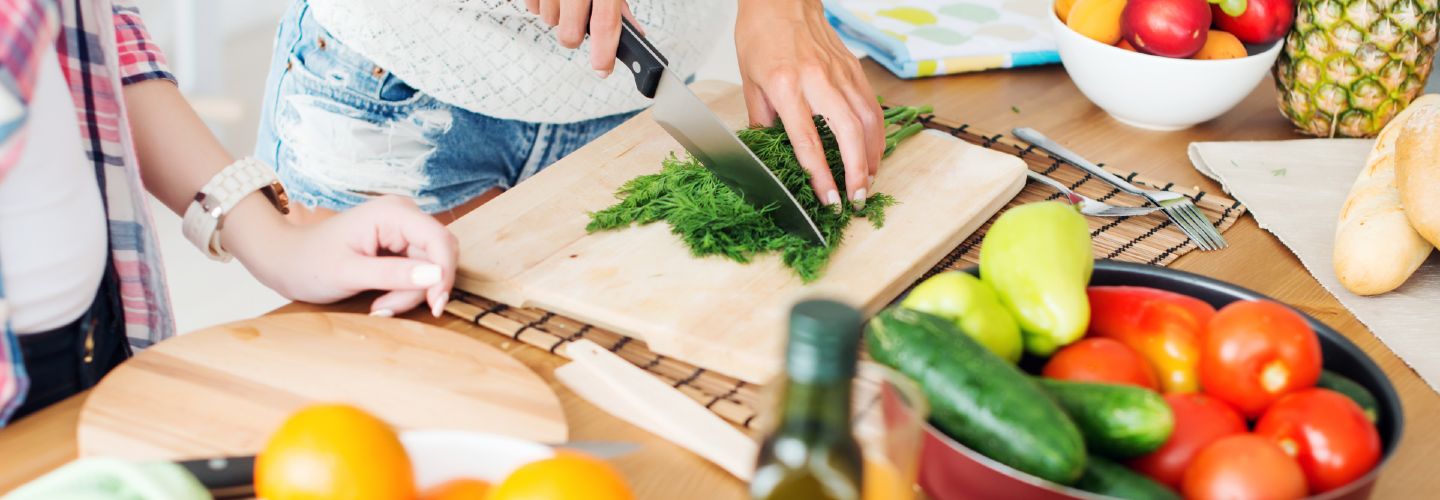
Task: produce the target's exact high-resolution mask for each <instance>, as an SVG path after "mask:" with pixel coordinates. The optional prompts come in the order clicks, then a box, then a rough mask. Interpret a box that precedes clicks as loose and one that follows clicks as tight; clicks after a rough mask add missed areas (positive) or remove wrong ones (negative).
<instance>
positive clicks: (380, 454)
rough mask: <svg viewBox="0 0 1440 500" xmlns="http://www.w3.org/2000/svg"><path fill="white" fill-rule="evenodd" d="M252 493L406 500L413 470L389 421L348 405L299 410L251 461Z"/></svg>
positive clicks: (271, 497) (293, 498) (275, 498)
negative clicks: (252, 464) (253, 486)
mask: <svg viewBox="0 0 1440 500" xmlns="http://www.w3.org/2000/svg"><path fill="white" fill-rule="evenodd" d="M255 493H256V494H257V495H258V496H259V497H260V498H264V499H266V500H321V499H324V500H340V499H344V500H369V499H377V500H382V499H383V500H407V499H411V498H415V478H414V472H413V471H412V470H411V469H410V457H409V456H408V455H406V454H405V447H404V446H402V445H401V444H400V438H399V437H397V436H396V435H395V431H393V430H391V429H390V426H389V425H386V424H385V422H382V421H381V420H380V419H378V418H375V416H374V415H371V414H369V413H366V412H365V411H364V410H361V409H359V408H356V407H354V406H350V405H341V404H319V405H313V406H309V407H306V408H303V409H301V410H300V411H298V412H296V413H295V414H293V415H291V416H290V418H288V419H286V420H285V423H283V424H281V425H280V428H279V429H278V430H276V431H275V434H273V435H271V436H270V441H269V442H268V443H266V444H265V448H264V449H263V450H262V451H261V452H260V454H259V455H258V456H257V457H256V460H255Z"/></svg>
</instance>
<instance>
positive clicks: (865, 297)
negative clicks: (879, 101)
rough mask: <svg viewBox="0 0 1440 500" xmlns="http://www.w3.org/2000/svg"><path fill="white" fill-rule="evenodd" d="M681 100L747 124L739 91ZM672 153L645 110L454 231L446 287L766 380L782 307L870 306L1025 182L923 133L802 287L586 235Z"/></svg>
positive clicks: (790, 279) (652, 238) (893, 159)
mask: <svg viewBox="0 0 1440 500" xmlns="http://www.w3.org/2000/svg"><path fill="white" fill-rule="evenodd" d="M694 89H695V91H696V93H697V94H699V95H700V97H701V99H704V100H705V101H706V102H707V104H708V105H709V106H710V107H711V109H713V110H715V112H716V113H717V114H718V115H719V116H720V118H721V120H724V121H725V122H726V124H728V125H730V126H731V127H733V128H736V129H739V128H741V127H743V126H744V123H745V119H746V115H745V106H744V99H743V97H742V95H741V93H740V88H739V87H737V86H734V85H729V84H723V83H716V82H702V83H699V84H696V85H695V86H694ZM672 152H682V153H683V149H682V148H681V146H680V145H679V143H677V142H675V140H674V139H671V138H670V136H669V135H667V134H666V133H665V132H664V131H663V130H662V129H661V128H660V126H659V125H657V124H656V123H655V122H654V121H653V120H652V119H651V118H650V114H649V113H648V112H646V113H641V114H640V115H638V116H636V117H635V118H633V119H631V120H629V121H627V122H625V123H624V124H622V125H620V126H619V127H617V128H616V129H614V130H612V131H610V132H609V133H607V134H605V135H603V136H601V137H600V138H598V139H596V140H595V141H594V142H591V143H590V144H588V145H586V146H585V147H583V148H581V149H579V150H578V151H576V152H574V153H572V154H570V155H569V156H567V157H565V158H564V159H561V160H560V161H558V162H556V163H555V164H554V165H551V166H550V167H549V168H546V169H545V170H543V171H541V172H540V173H539V174H537V175H535V176H534V177H533V178H531V179H529V180H527V181H525V182H523V183H521V184H520V185H519V186H517V187H515V188H514V189H511V190H510V191H508V192H506V193H505V194H503V195H501V196H499V197H497V198H496V199H494V200H493V201H491V202H489V203H487V204H485V205H483V206H481V207H480V208H479V209H476V210H475V211H473V212H471V213H470V214H469V215H466V216H465V217H463V218H461V219H460V220H458V221H456V222H455V223H454V224H452V225H451V226H450V227H451V230H452V231H453V232H454V233H455V234H456V236H458V237H459V239H460V248H461V252H460V273H459V280H458V286H459V287H460V288H461V289H463V290H465V291H468V292H471V293H475V294H479V295H481V296H484V297H487V298H490V299H492V300H496V301H499V302H502V303H505V304H508V305H511V306H516V307H527V306H528V307H540V308H544V309H547V310H550V311H554V312H556V313H560V314H563V315H566V316H570V317H573V318H576V319H579V320H582V321H586V322H590V323H593V324H595V325H596V326H600V327H603V328H607V329H611V330H614V331H616V332H619V333H622V334H625V335H630V336H633V337H636V338H639V339H641V340H644V341H645V342H646V343H647V344H648V345H649V347H650V349H651V350H653V351H655V352H657V353H660V354H664V355H668V356H672V357H675V358H678V359H681V360H684V361H687V362H690V363H693V364H695V365H697V366H701V367H705V368H708V369H711V370H717V371H720V372H722V373H726V374H729V375H733V376H736V377H739V378H741V379H744V380H747V381H750V382H763V381H764V380H766V379H768V378H770V377H771V376H772V375H774V374H775V373H777V370H778V369H779V367H780V366H781V363H780V354H781V352H782V350H783V349H782V347H783V341H784V338H785V332H786V326H785V321H786V318H787V315H788V311H789V309H790V306H791V305H792V304H793V303H794V302H795V301H797V300H799V299H802V298H806V297H828V298H833V299H838V300H841V301H844V302H847V303H849V304H853V305H855V306H856V307H861V308H863V309H864V310H865V311H866V312H867V313H868V312H875V311H877V310H879V309H880V308H881V307H883V306H884V305H885V304H886V303H888V302H889V301H890V300H892V299H894V298H895V296H896V295H897V294H899V293H900V292H901V291H902V290H904V289H905V287H906V286H908V285H909V284H911V283H913V282H914V280H916V279H918V278H919V277H920V276H921V275H922V274H923V273H924V272H925V271H926V270H928V269H930V267H931V266H933V265H934V264H935V263H936V262H938V261H939V260H940V259H941V258H943V257H944V256H945V255H946V254H947V253H948V252H950V251H951V250H953V249H954V248H955V247H956V246H957V245H959V244H960V242H961V241H963V240H964V239H965V237H966V236H969V235H970V233H972V232H974V231H975V230H976V229H977V228H978V227H980V225H981V224H983V223H984V222H985V221H986V220H987V219H989V218H990V216H992V215H993V214H994V213H995V212H996V211H997V210H999V209H1000V208H1001V207H1003V206H1004V205H1005V203H1007V202H1008V201H1009V200H1010V199H1011V198H1013V197H1014V196H1015V195H1016V194H1017V193H1019V192H1020V189H1021V188H1022V187H1024V183H1025V180H1024V179H1025V169H1026V167H1025V164H1024V162H1023V161H1021V160H1020V159H1019V158H1016V157H1014V156H1009V155H1006V154H1003V153H999V152H995V151H990V150H988V149H984V148H980V147H977V146H974V145H971V144H968V143H966V142H964V141H961V140H959V139H957V138H955V137H951V136H949V135H946V134H943V133H939V132H935V131H926V132H925V133H922V134H920V135H918V136H915V137H914V138H911V139H910V140H908V141H906V142H905V143H903V144H902V145H901V146H900V147H899V148H898V149H897V150H896V151H895V153H894V154H893V155H891V156H890V157H889V158H887V159H886V160H885V161H884V163H883V164H882V165H881V170H880V175H879V176H878V177H876V178H875V186H874V189H875V191H877V192H883V193H889V194H891V195H893V196H895V198H896V199H897V200H899V202H900V204H899V205H896V206H895V207H893V208H891V209H890V210H889V211H888V212H887V215H886V221H885V227H884V228H882V229H878V230H877V229H874V228H873V227H871V225H870V224H869V223H868V222H866V221H864V220H860V219H857V220H856V221H855V222H854V223H853V224H851V226H850V227H849V228H848V229H847V232H846V235H845V242H844V243H843V244H842V245H841V247H840V249H838V250H837V251H836V252H835V254H834V255H833V257H832V258H831V261H830V264H829V267H828V268H827V269H826V271H825V275H824V277H822V278H821V279H819V280H817V281H815V282H813V283H811V284H809V285H804V284H802V283H801V282H800V279H799V278H797V277H796V276H795V275H794V273H792V272H791V271H790V270H789V269H786V268H785V267H784V266H783V265H782V264H781V262H780V260H779V258H778V257H776V256H765V257H763V258H760V259H758V260H756V261H755V262H752V263H750V264H748V265H742V264H738V263H735V262H732V261H729V260H725V259H723V258H719V257H714V258H703V259H702V258H696V257H693V256H691V255H690V252H689V250H688V249H686V248H685V247H684V246H683V245H682V244H681V243H680V241H679V240H678V239H677V238H676V237H675V236H674V235H672V234H670V229H669V227H668V226H667V225H665V224H658V223H657V224H651V225H649V226H644V227H634V228H630V229H625V230H620V231H611V232H602V233H596V234H587V233H586V232H585V225H586V223H587V222H588V221H589V216H588V213H589V212H592V211H596V210H600V209H603V208H605V207H607V206H610V205H612V204H614V203H615V202H616V199H615V197H614V192H615V190H616V188H618V187H619V186H620V185H621V184H623V183H624V182H626V181H628V180H630V179H632V178H634V177H636V176H639V175H643V174H650V173H654V172H656V171H658V170H659V169H660V162H661V160H662V159H664V158H665V157H666V156H667V155H669V154H671V153H672Z"/></svg>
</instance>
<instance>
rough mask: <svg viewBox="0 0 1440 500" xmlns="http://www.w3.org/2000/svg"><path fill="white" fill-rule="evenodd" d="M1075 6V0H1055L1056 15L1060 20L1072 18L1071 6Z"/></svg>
mask: <svg viewBox="0 0 1440 500" xmlns="http://www.w3.org/2000/svg"><path fill="white" fill-rule="evenodd" d="M1074 6H1075V0H1055V16H1056V17H1059V18H1060V22H1062V23H1063V22H1065V20H1066V19H1069V18H1070V8H1071V7H1074Z"/></svg>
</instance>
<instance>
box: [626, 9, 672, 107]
mask: <svg viewBox="0 0 1440 500" xmlns="http://www.w3.org/2000/svg"><path fill="white" fill-rule="evenodd" d="M615 58H616V59H619V60H620V63H621V65H623V66H625V69H626V70H627V71H629V72H631V73H633V74H634V75H635V88H636V89H638V90H639V91H640V94H641V95H644V96H645V97H649V98H652V99H653V98H655V89H656V88H658V87H659V86H660V75H662V74H664V73H665V67H666V66H668V65H669V61H667V60H665V56H663V55H660V51H659V50H658V49H656V48H655V46H654V45H650V41H649V40H646V39H645V35H641V34H640V30H639V29H636V28H635V25H634V24H630V20H629V19H626V18H625V17H623V16H622V17H621V18H620V45H619V46H618V47H616V48H615Z"/></svg>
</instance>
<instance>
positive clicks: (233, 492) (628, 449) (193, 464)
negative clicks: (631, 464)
mask: <svg viewBox="0 0 1440 500" xmlns="http://www.w3.org/2000/svg"><path fill="white" fill-rule="evenodd" d="M550 447H551V448H554V449H556V450H568V451H578V452H581V453H585V454H587V455H590V456H592V457H595V458H599V459H605V460H608V459H611V458H616V457H620V456H623V455H627V454H630V453H632V452H634V451H635V450H637V449H639V448H640V445H639V444H636V443H632V442H629V441H570V442H567V443H561V444H557V445H551V446H550ZM175 463H176V464H177V465H179V466H180V467H182V468H184V469H185V470H186V471H187V472H189V473H190V474H191V475H193V476H195V479H197V480H199V481H200V484H201V485H203V486H205V489H207V490H209V491H210V495H211V496H213V497H215V498H216V499H220V500H224V499H230V498H249V497H252V496H255V487H254V483H253V481H254V477H255V455H242V456H234V457H217V458H201V459H195V460H181V461H177V462H175Z"/></svg>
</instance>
